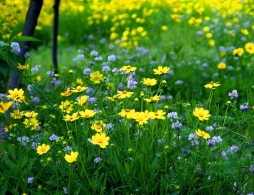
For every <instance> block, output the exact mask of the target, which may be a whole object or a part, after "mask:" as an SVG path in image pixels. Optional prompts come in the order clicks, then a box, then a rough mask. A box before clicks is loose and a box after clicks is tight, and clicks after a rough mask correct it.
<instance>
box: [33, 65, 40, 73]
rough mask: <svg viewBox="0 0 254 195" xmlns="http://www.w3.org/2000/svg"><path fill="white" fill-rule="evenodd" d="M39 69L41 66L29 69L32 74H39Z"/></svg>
mask: <svg viewBox="0 0 254 195" xmlns="http://www.w3.org/2000/svg"><path fill="white" fill-rule="evenodd" d="M40 67H41V65H36V66H35V67H32V68H31V72H32V73H33V74H35V73H37V72H39V68H40Z"/></svg>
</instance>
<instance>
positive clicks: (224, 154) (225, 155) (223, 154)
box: [221, 151, 228, 160]
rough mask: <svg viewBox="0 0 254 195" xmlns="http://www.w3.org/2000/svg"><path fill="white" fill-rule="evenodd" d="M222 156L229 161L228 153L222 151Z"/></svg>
mask: <svg viewBox="0 0 254 195" xmlns="http://www.w3.org/2000/svg"><path fill="white" fill-rule="evenodd" d="M221 155H222V157H223V158H224V159H225V160H227V159H228V157H227V153H226V152H224V151H222V152H221Z"/></svg>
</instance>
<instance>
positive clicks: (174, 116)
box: [167, 112, 178, 120]
mask: <svg viewBox="0 0 254 195" xmlns="http://www.w3.org/2000/svg"><path fill="white" fill-rule="evenodd" d="M167 117H168V118H169V119H170V120H172V119H178V115H177V112H169V113H168V115H167Z"/></svg>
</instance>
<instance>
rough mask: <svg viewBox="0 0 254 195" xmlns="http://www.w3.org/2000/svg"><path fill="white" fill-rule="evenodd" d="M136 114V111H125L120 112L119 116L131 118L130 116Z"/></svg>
mask: <svg viewBox="0 0 254 195" xmlns="http://www.w3.org/2000/svg"><path fill="white" fill-rule="evenodd" d="M134 113H135V110H134V109H131V110H130V109H123V110H121V112H119V113H118V114H119V115H120V116H121V117H125V116H126V117H127V118H129V117H130V115H132V114H134Z"/></svg>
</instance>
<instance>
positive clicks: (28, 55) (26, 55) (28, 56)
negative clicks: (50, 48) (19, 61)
mask: <svg viewBox="0 0 254 195" xmlns="http://www.w3.org/2000/svg"><path fill="white" fill-rule="evenodd" d="M24 57H25V58H32V57H33V54H32V53H30V52H26V53H25V55H24Z"/></svg>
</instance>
